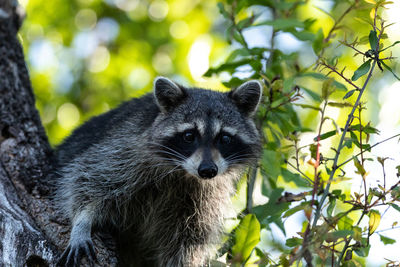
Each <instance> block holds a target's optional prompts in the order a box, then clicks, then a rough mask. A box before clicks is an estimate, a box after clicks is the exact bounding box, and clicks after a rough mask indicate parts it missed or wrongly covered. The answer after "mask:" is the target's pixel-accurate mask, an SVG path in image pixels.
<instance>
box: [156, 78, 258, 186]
mask: <svg viewBox="0 0 400 267" xmlns="http://www.w3.org/2000/svg"><path fill="white" fill-rule="evenodd" d="M154 84H155V86H154V95H155V99H156V102H157V104H158V106H159V108H160V110H161V112H160V115H159V116H158V117H157V118H156V120H155V122H154V124H153V128H152V133H153V140H154V144H155V146H156V147H157V149H156V151H157V152H156V153H157V154H158V155H159V157H160V158H161V159H163V161H164V162H165V163H167V164H170V165H171V166H173V168H176V169H183V170H184V171H185V172H186V173H187V174H189V175H191V176H195V177H199V178H203V179H210V178H213V177H215V176H217V175H221V174H224V173H226V172H229V171H230V170H233V169H237V168H243V167H244V166H246V165H250V164H254V163H255V162H256V161H257V159H258V157H259V154H260V151H261V147H260V140H259V135H258V131H257V129H256V127H255V125H254V122H253V120H252V119H251V116H252V115H253V114H254V113H255V111H256V109H257V106H258V104H259V101H260V98H261V92H262V89H261V85H260V83H259V82H257V81H250V82H246V83H244V84H243V85H241V86H240V87H238V88H237V89H235V90H233V91H231V92H229V93H220V92H215V91H210V90H205V89H196V88H184V87H182V86H180V85H177V84H175V83H174V82H172V81H170V80H168V79H167V78H163V77H161V78H157V79H156V80H155V82H154Z"/></svg>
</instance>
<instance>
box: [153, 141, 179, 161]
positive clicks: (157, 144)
mask: <svg viewBox="0 0 400 267" xmlns="http://www.w3.org/2000/svg"><path fill="white" fill-rule="evenodd" d="M149 144H152V145H156V146H159V147H163V148H166V149H168V150H169V151H171V152H173V153H176V154H177V155H180V156H181V157H182V158H186V157H185V155H183V154H181V153H179V152H178V151H176V150H175V149H173V148H171V147H169V146H165V145H163V144H161V143H157V142H149Z"/></svg>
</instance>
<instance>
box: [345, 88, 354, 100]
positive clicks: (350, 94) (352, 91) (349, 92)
mask: <svg viewBox="0 0 400 267" xmlns="http://www.w3.org/2000/svg"><path fill="white" fill-rule="evenodd" d="M355 91H357V90H356V89H353V90H350V91H348V92H347V93H346V94H345V95H344V97H343V100H344V99H347V98H349V97H350V96H352V95H353V94H354V92H355Z"/></svg>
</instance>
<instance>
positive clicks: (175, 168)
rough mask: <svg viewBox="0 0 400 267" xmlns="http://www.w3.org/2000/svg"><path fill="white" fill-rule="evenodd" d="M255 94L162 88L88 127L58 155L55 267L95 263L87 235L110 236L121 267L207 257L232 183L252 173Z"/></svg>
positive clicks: (257, 147) (256, 146) (254, 90)
mask: <svg viewBox="0 0 400 267" xmlns="http://www.w3.org/2000/svg"><path fill="white" fill-rule="evenodd" d="M261 92H262V87H261V84H260V83H259V82H257V81H249V82H246V83H244V84H242V85H241V86H239V87H238V88H236V89H233V90H232V91H230V92H227V93H221V92H216V91H212V90H206V89H200V88H186V87H183V86H181V85H179V84H177V83H175V82H173V81H171V80H169V79H167V78H164V77H159V78H157V79H155V81H154V91H153V93H152V94H147V95H144V96H143V97H140V98H134V99H132V100H130V101H128V102H125V103H123V104H122V105H120V106H119V107H117V108H115V109H113V110H111V111H109V112H107V113H105V114H102V115H100V116H97V117H94V118H92V119H91V120H89V121H88V122H86V123H85V124H83V125H82V126H80V127H79V128H78V129H76V130H75V131H74V132H73V133H72V134H71V135H70V136H69V137H68V138H67V139H66V140H65V141H64V142H63V143H62V144H61V145H60V146H59V147H58V148H57V164H56V168H55V170H54V172H53V174H52V176H53V179H54V181H55V189H56V190H55V191H56V193H55V196H54V199H55V205H57V206H58V209H59V210H61V211H62V212H63V214H65V216H66V217H67V218H69V219H70V221H71V224H72V230H71V236H70V241H69V244H68V246H67V248H66V250H65V251H64V253H63V254H62V255H61V257H60V260H59V265H60V266H79V265H80V262H81V258H82V257H86V258H87V260H88V261H89V262H93V261H94V260H95V258H96V255H95V254H96V253H95V248H94V246H93V243H92V240H91V232H92V230H93V229H96V230H97V229H98V230H100V231H101V230H106V228H112V229H113V232H115V233H116V234H115V239H116V241H117V244H129V245H128V246H127V245H125V246H122V245H120V246H119V250H118V253H119V260H120V265H123V266H125V265H128V266H203V265H204V264H206V263H207V260H208V259H210V258H211V257H212V256H213V255H214V252H215V251H214V245H216V244H217V243H218V241H219V236H220V233H221V228H222V224H223V218H224V212H225V211H226V210H227V209H228V208H229V204H230V197H231V195H232V194H233V193H234V192H235V183H236V182H237V180H238V179H239V178H240V176H241V174H242V173H243V171H244V170H246V168H247V167H248V166H250V165H254V164H256V163H257V160H258V158H259V156H260V153H261V143H260V138H259V133H258V131H257V129H256V127H255V124H254V122H253V119H252V116H253V115H254V114H255V112H256V110H257V107H258V105H259V102H260V99H261Z"/></svg>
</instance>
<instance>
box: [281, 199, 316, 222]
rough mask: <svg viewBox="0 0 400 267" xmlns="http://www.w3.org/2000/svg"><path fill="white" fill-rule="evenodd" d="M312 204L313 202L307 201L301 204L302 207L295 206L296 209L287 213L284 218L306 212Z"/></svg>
mask: <svg viewBox="0 0 400 267" xmlns="http://www.w3.org/2000/svg"><path fill="white" fill-rule="evenodd" d="M310 204H311V201H305V202H303V203H301V204H300V205H298V206H295V207H294V208H291V209H289V210H288V211H286V212H285V214H283V216H282V217H283V218H287V217H289V216H291V215H293V214H295V213H296V212H298V211H301V210H304V208H305V207H308V206H310Z"/></svg>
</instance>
